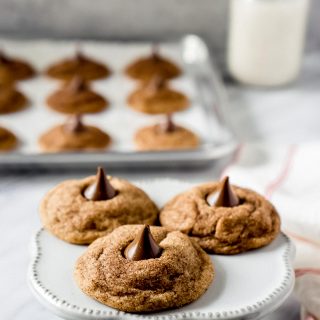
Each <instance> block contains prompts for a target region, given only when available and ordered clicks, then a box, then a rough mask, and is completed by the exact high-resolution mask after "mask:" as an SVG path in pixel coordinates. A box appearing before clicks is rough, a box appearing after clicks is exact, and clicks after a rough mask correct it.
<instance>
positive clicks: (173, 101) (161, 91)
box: [127, 77, 189, 114]
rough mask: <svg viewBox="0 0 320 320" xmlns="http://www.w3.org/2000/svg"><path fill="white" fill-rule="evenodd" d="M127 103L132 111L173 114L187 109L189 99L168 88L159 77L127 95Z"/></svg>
mask: <svg viewBox="0 0 320 320" xmlns="http://www.w3.org/2000/svg"><path fill="white" fill-rule="evenodd" d="M127 102H128V105H129V106H130V107H131V108H132V109H134V110H136V111H140V112H143V113H148V114H163V113H173V112H177V111H182V110H185V109H186V108H188V107H189V99H188V98H187V97H186V96H185V95H184V94H183V93H181V92H179V91H176V90H173V89H172V88H170V86H169V85H168V83H167V82H166V81H165V80H164V79H163V78H160V77H155V78H153V79H152V81H150V82H149V83H146V84H142V85H141V87H140V88H138V89H137V90H135V91H133V92H132V93H131V94H130V95H129V97H128V99H127Z"/></svg>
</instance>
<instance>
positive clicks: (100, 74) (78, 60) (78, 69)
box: [46, 50, 111, 81]
mask: <svg viewBox="0 0 320 320" xmlns="http://www.w3.org/2000/svg"><path fill="white" fill-rule="evenodd" d="M110 73H111V72H110V70H109V68H108V67H107V66H106V65H104V64H102V63H100V62H98V61H96V60H94V59H92V58H88V57H87V56H85V55H84V53H83V52H81V51H79V50H77V52H76V54H75V56H74V57H72V58H67V59H64V60H62V61H59V62H57V63H55V64H53V65H51V66H50V67H49V68H48V69H47V70H46V74H47V75H48V76H49V77H52V78H56V79H61V80H70V79H72V78H73V77H74V76H80V77H81V78H83V79H85V80H87V81H90V80H96V79H102V78H105V77H108V76H109V75H110Z"/></svg>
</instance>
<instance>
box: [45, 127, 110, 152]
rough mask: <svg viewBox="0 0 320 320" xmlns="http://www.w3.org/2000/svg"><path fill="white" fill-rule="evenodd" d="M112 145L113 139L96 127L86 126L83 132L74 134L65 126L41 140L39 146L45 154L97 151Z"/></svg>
mask: <svg viewBox="0 0 320 320" xmlns="http://www.w3.org/2000/svg"><path fill="white" fill-rule="evenodd" d="M110 144H111V137H110V136H109V135H108V134H107V133H105V132H104V131H102V130H100V129H99V128H97V127H94V126H85V128H84V129H83V130H82V131H81V132H77V133H72V132H68V131H66V130H65V125H58V126H56V127H54V128H52V129H50V130H49V131H47V132H45V133H44V134H43V135H42V136H41V137H40V138H39V146H40V148H41V150H42V151H45V152H63V151H81V150H82V151H97V150H103V149H106V148H107V147H108V146H109V145H110Z"/></svg>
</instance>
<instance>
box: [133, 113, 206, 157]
mask: <svg viewBox="0 0 320 320" xmlns="http://www.w3.org/2000/svg"><path fill="white" fill-rule="evenodd" d="M134 143H135V145H136V148H137V150H140V151H160V150H182V149H195V148H197V147H199V144H200V139H199V137H198V136H197V135H196V134H195V133H193V132H192V131H191V130H189V129H186V128H184V127H181V126H177V125H175V124H174V123H173V121H172V118H171V115H167V120H166V122H165V123H164V124H156V125H152V126H148V127H144V128H141V129H139V130H138V131H137V132H136V134H135V136H134Z"/></svg>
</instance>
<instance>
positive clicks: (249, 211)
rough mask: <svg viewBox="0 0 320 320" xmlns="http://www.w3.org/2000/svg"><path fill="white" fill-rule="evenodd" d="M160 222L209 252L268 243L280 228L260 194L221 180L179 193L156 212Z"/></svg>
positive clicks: (232, 251)
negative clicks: (180, 232) (187, 236)
mask: <svg viewBox="0 0 320 320" xmlns="http://www.w3.org/2000/svg"><path fill="white" fill-rule="evenodd" d="M159 220H160V223H161V225H162V226H164V227H166V228H169V229H170V230H179V231H182V232H184V233H186V234H187V235H189V236H190V237H192V239H194V240H195V241H197V242H198V243H199V244H200V246H201V247H202V248H203V249H204V250H206V251H207V252H210V253H218V254H236V253H240V252H244V251H247V250H252V249H256V248H260V247H263V246H266V245H268V244H269V243H270V242H272V241H273V240H274V239H275V238H276V236H277V235H278V233H279V232H280V217H279V214H278V212H277V210H276V209H275V207H274V206H273V205H272V204H271V203H270V202H269V201H268V200H267V199H265V198H264V197H263V196H262V195H260V194H258V193H256V192H254V191H252V190H250V189H245V188H241V187H238V186H232V187H231V186H230V184H229V179H228V177H226V178H225V179H224V180H223V181H222V182H210V183H205V184H202V185H199V186H197V187H194V188H192V189H190V190H188V191H185V192H183V193H180V194H179V195H177V196H175V197H174V198H173V199H172V200H170V201H169V202H168V203H167V204H166V205H165V206H164V208H163V209H162V211H161V212H160V216H159Z"/></svg>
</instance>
